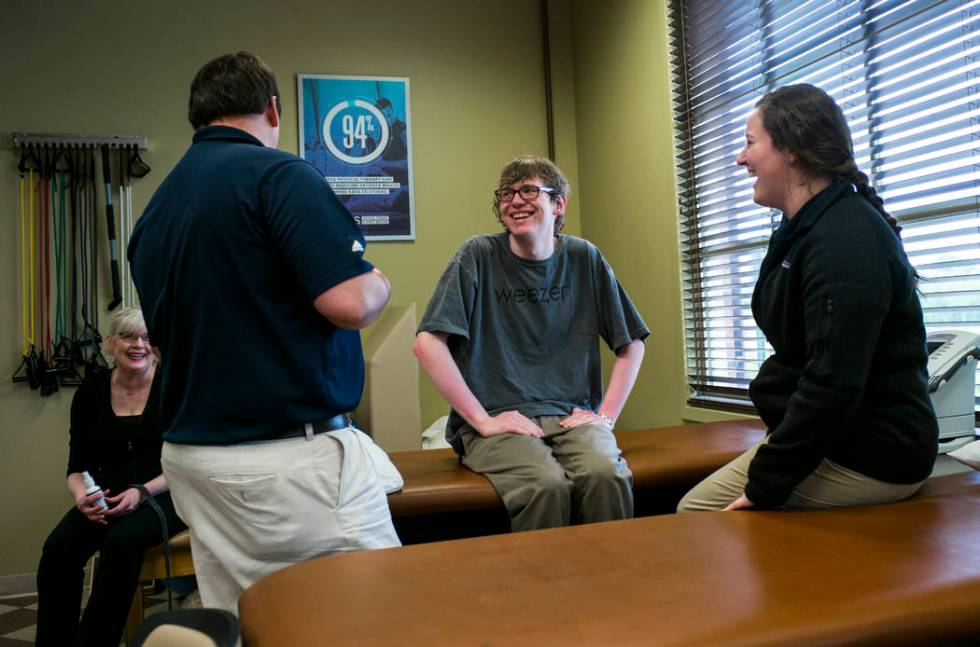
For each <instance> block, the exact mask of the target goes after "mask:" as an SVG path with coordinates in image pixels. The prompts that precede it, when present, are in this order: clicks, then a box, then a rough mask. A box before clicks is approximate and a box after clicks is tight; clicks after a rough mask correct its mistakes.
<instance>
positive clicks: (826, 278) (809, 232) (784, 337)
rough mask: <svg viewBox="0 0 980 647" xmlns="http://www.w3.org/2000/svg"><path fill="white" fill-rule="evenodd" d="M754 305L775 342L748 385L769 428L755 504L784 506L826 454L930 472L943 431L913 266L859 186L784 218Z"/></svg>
mask: <svg viewBox="0 0 980 647" xmlns="http://www.w3.org/2000/svg"><path fill="white" fill-rule="evenodd" d="M752 314H753V315H754V316H755V320H756V323H758V325H759V327H760V328H761V329H762V331H763V332H764V333H765V335H766V339H767V340H768V341H769V343H770V344H771V345H772V347H773V350H774V353H773V355H772V356H771V357H769V358H768V359H767V360H766V361H765V362H764V363H763V365H762V367H761V368H760V369H759V373H758V375H757V376H756V378H755V379H754V380H753V381H752V384H751V386H750V394H751V397H752V401H753V403H755V406H756V408H757V409H758V411H759V415H760V416H761V417H762V419H763V421H764V422H765V423H766V425H767V426H768V427H769V433H770V436H769V442H768V443H767V444H766V445H763V446H762V447H760V448H759V452H758V454H757V455H756V457H755V459H754V460H753V461H752V464H751V465H750V467H749V481H748V485H747V487H746V495H747V496H748V498H749V499H750V500H751V501H752V502H753V503H755V504H756V505H757V506H758V507H762V508H766V507H774V506H779V505H782V504H783V503H785V501H786V499H787V498H788V497H789V495H790V493H791V492H792V490H793V488H794V487H795V486H796V485H797V484H798V483H799V482H800V481H802V480H803V479H804V478H806V477H807V476H808V475H809V474H810V473H811V472H813V470H814V469H816V467H817V466H818V465H819V464H820V462H821V461H822V460H823V459H824V458H829V459H830V460H832V461H834V462H836V463H838V464H840V465H842V466H843V467H846V468H848V469H851V470H854V471H856V472H859V473H861V474H864V475H866V476H870V477H872V478H875V479H878V480H880V481H886V482H889V483H915V482H917V481H921V480H922V479H925V478H926V477H928V476H929V473H930V471H931V470H932V465H933V463H934V462H935V458H936V450H937V440H938V433H939V432H938V425H937V422H936V415H935V412H934V411H933V409H932V404H931V402H930V400H929V395H928V392H927V374H926V363H927V358H928V353H927V351H926V341H925V337H926V334H925V327H924V325H923V321H922V308H921V306H920V304H919V297H918V294H917V293H916V284H915V276H914V272H913V270H912V267H911V266H910V264H909V262H908V258H907V257H906V255H905V252H904V250H903V249H902V244H901V241H900V240H899V238H898V236H897V235H896V234H895V232H894V231H893V230H892V228H891V227H890V226H889V224H888V222H887V221H886V220H885V218H884V217H883V216H882V215H881V214H880V213H879V212H878V211H877V210H876V209H875V208H874V207H873V206H872V205H871V203H869V202H868V201H867V200H866V199H864V198H863V197H862V196H860V195H859V194H858V193H857V192H856V191H855V190H854V187H853V186H852V185H850V184H849V183H845V182H842V181H835V182H833V183H832V184H831V185H830V186H829V187H827V188H826V189H824V190H823V191H821V192H820V193H818V194H817V195H816V196H814V197H813V198H812V199H811V200H810V201H809V202H807V203H806V205H804V207H803V208H802V209H801V210H800V211H799V212H798V213H797V214H796V216H795V217H794V218H792V219H787V218H784V219H783V222H782V224H781V225H780V226H779V229H777V231H776V232H775V233H774V234H773V237H772V239H771V240H770V242H769V251H768V253H767V254H766V257H765V259H764V260H763V262H762V268H761V270H760V272H759V280H758V282H757V283H756V286H755V292H754V293H753V296H752Z"/></svg>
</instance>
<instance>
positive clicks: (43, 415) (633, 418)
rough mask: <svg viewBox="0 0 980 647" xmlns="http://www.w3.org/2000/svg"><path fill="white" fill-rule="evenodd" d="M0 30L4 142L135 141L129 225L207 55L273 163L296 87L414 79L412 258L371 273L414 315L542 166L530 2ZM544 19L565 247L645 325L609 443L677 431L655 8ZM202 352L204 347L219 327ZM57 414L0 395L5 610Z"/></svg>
mask: <svg viewBox="0 0 980 647" xmlns="http://www.w3.org/2000/svg"><path fill="white" fill-rule="evenodd" d="M3 13H4V16H3V21H2V25H0V56H2V59H0V60H3V61H4V71H3V73H2V78H3V87H4V88H6V89H7V92H8V94H7V96H6V97H5V100H4V101H3V102H0V136H2V137H5V136H6V135H7V134H8V133H10V132H12V131H27V132H60V133H118V134H144V135H147V136H149V138H150V142H151V143H150V150H149V151H147V153H146V154H145V155H144V159H145V160H146V161H147V162H148V163H149V164H150V165H151V166H152V167H153V172H152V173H151V174H150V175H149V176H148V177H146V178H144V179H142V180H139V181H138V182H137V184H136V189H135V198H134V207H135V210H136V212H137V213H138V212H140V211H141V210H142V208H143V207H144V206H145V204H146V201H147V199H148V198H149V196H150V194H151V193H152V191H153V190H154V189H155V188H156V186H157V184H158V183H159V182H160V181H161V180H162V179H163V177H164V176H165V175H166V173H167V171H168V170H169V169H170V168H171V167H172V166H173V165H174V164H175V163H176V161H177V160H178V159H179V157H180V155H181V154H182V153H183V152H184V150H185V149H186V147H187V146H188V143H189V141H190V136H191V131H190V127H189V125H188V124H187V122H186V118H185V111H186V101H187V90H188V86H189V83H190V79H191V77H192V76H193V74H194V72H195V71H196V70H197V68H198V67H199V66H200V65H201V64H202V63H203V62H204V61H206V60H208V59H210V58H212V57H214V56H216V55H219V54H221V53H225V52H228V51H235V50H239V49H247V50H250V51H254V52H255V53H257V54H259V55H260V56H262V57H263V58H264V59H265V60H266V61H267V62H268V63H269V64H270V65H271V67H272V68H273V69H274V70H275V71H276V73H277V76H278V78H279V82H280V86H281V90H282V92H283V99H284V111H283V122H282V142H281V148H283V149H285V150H290V151H293V152H295V151H296V150H297V142H296V132H297V115H296V81H295V75H296V74H299V73H314V74H364V75H381V76H407V77H410V79H411V111H412V129H413V147H414V150H413V153H414V155H413V161H414V175H415V190H416V196H415V209H416V234H417V241H416V242H414V243H406V242H397V243H373V244H371V245H370V246H369V248H368V254H367V256H368V258H369V259H370V260H372V261H373V262H374V263H376V264H377V265H378V266H379V267H380V268H382V269H383V270H384V271H385V272H386V273H387V274H388V276H389V277H390V278H391V280H392V285H393V288H394V294H393V297H392V302H393V303H395V304H403V303H410V302H415V303H417V304H419V308H420V311H421V309H422V308H424V305H425V303H426V301H427V300H428V297H429V295H430V293H431V290H432V287H433V285H434V283H435V281H436V279H437V277H438V275H439V273H440V272H441V271H442V269H443V267H444V265H445V263H446V261H447V260H448V258H449V256H450V255H451V254H452V252H453V251H455V249H456V248H457V247H458V245H459V244H460V242H461V241H462V240H463V239H464V238H466V237H467V236H471V235H473V234H477V233H483V232H487V231H493V230H495V229H496V227H497V226H498V225H497V223H496V221H495V220H494V219H493V216H492V215H491V214H490V211H489V204H490V191H491V189H492V188H493V184H494V182H495V180H496V176H497V173H498V171H499V169H500V167H501V166H502V165H503V164H504V163H505V162H506V161H507V160H509V159H510V158H512V157H513V156H515V155H517V154H520V153H525V152H529V153H537V154H547V140H546V123H545V102H544V93H543V82H544V74H543V57H542V34H541V25H540V21H539V18H540V14H539V8H538V4H537V3H535V2H527V1H521V0H497V1H495V2H484V1H482V0H412V1H410V2H409V1H405V2H397V1H393V0H392V1H387V0H362V2H360V3H356V4H355V3H331V2H304V1H300V0H285V1H282V2H279V3H275V5H274V6H273V4H272V3H242V2H232V1H231V0H197V1H194V2H191V1H189V0H173V1H172V2H169V3H165V4H163V3H161V4H159V5H151V4H149V3H128V4H124V3H115V2H113V3H110V2H108V1H106V0H95V1H93V2H87V3H78V2H74V1H73V0H52V1H50V2H45V3H43V10H39V9H38V3H29V2H26V1H24V0H8V1H7V2H5V3H4V12H3ZM549 15H550V39H551V63H552V68H551V72H552V82H553V84H554V99H555V106H554V109H555V134H556V161H557V162H558V164H559V165H560V166H561V167H562V168H563V170H564V171H565V172H566V174H567V175H569V178H570V180H571V181H572V185H573V188H574V197H573V200H572V204H571V207H570V210H569V219H568V225H567V227H566V231H567V232H569V233H572V234H583V235H585V236H586V237H588V238H591V239H593V240H594V241H595V242H596V243H597V244H598V245H599V246H600V248H601V249H602V250H603V252H604V253H605V254H606V256H607V258H608V259H609V260H610V262H611V263H612V265H613V267H614V268H615V269H616V271H617V273H618V275H619V276H620V278H621V279H622V281H623V283H624V284H625V285H626V287H627V289H628V290H629V291H630V292H631V294H632V295H633V296H634V298H635V300H636V302H637V305H638V306H639V308H640V310H641V312H642V313H643V314H644V316H645V317H646V319H647V321H648V323H649V324H650V327H651V328H652V329H653V334H652V336H651V337H650V339H649V340H648V344H647V354H646V362H645V365H644V368H643V371H642V373H641V377H640V380H639V382H638V384H637V387H636V390H635V391H634V395H633V397H632V399H631V401H630V403H629V405H628V407H627V410H626V412H625V413H624V415H623V419H622V423H621V427H622V428H627V429H628V428H631V427H641V426H653V425H662V424H672V423H677V422H678V421H679V420H680V419H681V417H682V416H684V415H685V410H684V408H683V400H684V389H683V386H682V385H683V369H682V363H681V362H682V355H681V327H680V321H681V314H680V305H679V287H678V286H679V283H678V274H677V243H676V240H677V233H676V224H675V223H676V221H675V209H674V204H675V198H674V190H673V168H672V166H671V155H672V149H671V131H670V121H669V104H668V93H667V88H668V85H667V81H668V79H667V72H666V64H665V61H666V45H665V37H666V36H665V33H666V29H665V18H664V8H663V6H661V4H660V3H657V2H649V1H643V0H633V1H626V0H622V1H617V2H611V3H600V2H590V1H585V0H582V1H576V0H549ZM8 155H9V157H8V163H7V166H6V168H7V171H6V172H5V173H2V174H0V214H2V215H3V217H4V221H5V222H6V223H7V224H6V228H7V229H6V230H7V232H8V233H7V235H5V236H0V309H2V311H3V312H5V313H7V315H6V316H3V317H0V341H2V342H3V347H2V348H0V368H3V369H5V370H6V374H8V375H9V374H10V373H12V372H13V370H14V368H15V367H16V365H17V362H18V361H19V328H18V325H19V318H18V314H17V313H18V312H19V307H20V306H19V303H20V293H19V289H18V285H19V278H18V277H19V274H18V271H19V270H18V262H17V245H16V240H17V237H16V231H17V195H18V187H17V179H16V172H15V170H14V167H15V165H16V161H17V158H16V155H15V154H14V153H8ZM580 213H581V214H583V215H582V217H581V218H580V216H579V214H580ZM103 283H104V282H103ZM105 296H106V295H103V298H105ZM106 300H107V299H106ZM105 321H106V318H105V317H103V327H104V323H105ZM213 334H214V335H215V339H216V340H219V341H220V335H221V331H218V330H216V331H213ZM70 397H71V391H70V390H67V389H66V390H64V391H62V392H60V393H58V394H56V395H55V396H53V397H50V398H45V399H42V398H40V397H39V396H38V395H37V394H36V393H32V392H29V391H28V390H27V389H26V387H24V386H23V385H12V384H10V383H9V382H7V381H6V380H2V381H0V419H2V420H3V426H2V432H0V467H2V473H3V475H4V478H5V483H4V488H3V491H2V494H0V505H3V506H4V507H5V509H7V510H12V511H13V515H12V519H8V521H7V523H5V524H3V526H2V528H0V545H2V546H3V547H4V549H5V550H4V551H3V553H2V554H0V594H3V593H4V591H5V590H8V589H11V588H13V589H18V588H19V589H23V588H24V586H25V585H26V586H27V587H28V588H29V575H28V574H29V573H31V572H33V571H34V569H35V566H36V562H37V557H38V554H39V551H40V546H41V543H42V541H43V538H44V536H45V534H46V533H47V531H48V530H49V529H50V527H51V526H53V524H54V523H55V522H56V521H57V519H58V517H59V516H60V515H61V514H62V513H63V511H64V510H65V509H67V507H68V506H69V505H70V503H71V502H70V500H69V497H68V494H67V492H66V489H65V486H64V466H65V460H66V455H67V409H68V405H69V402H70ZM421 400H422V418H423V424H425V425H427V424H428V423H429V422H431V420H432V419H434V418H435V417H437V416H439V415H442V414H443V413H445V412H446V409H447V405H446V404H445V403H444V402H443V401H442V398H441V397H440V396H439V395H438V393H437V392H436V391H435V389H434V388H433V387H432V386H431V384H430V383H429V382H428V380H427V379H423V380H422V394H421ZM25 583H26V584H25Z"/></svg>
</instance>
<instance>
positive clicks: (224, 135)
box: [193, 126, 264, 146]
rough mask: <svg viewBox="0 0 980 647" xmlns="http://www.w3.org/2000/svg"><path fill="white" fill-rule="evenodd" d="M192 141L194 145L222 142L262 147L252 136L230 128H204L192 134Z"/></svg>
mask: <svg viewBox="0 0 980 647" xmlns="http://www.w3.org/2000/svg"><path fill="white" fill-rule="evenodd" d="M193 141H194V143H195V144H197V143H200V142H211V141H224V142H241V143H243V144H255V145H256V146H263V145H264V144H263V143H262V142H260V141H259V140H258V138H256V137H255V136H254V135H251V134H249V133H247V132H245V131H244V130H241V129H239V128H232V127H231V126H205V127H204V128H201V129H200V130H198V131H197V132H195V133H194V140H193Z"/></svg>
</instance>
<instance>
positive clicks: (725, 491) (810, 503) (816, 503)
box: [677, 437, 925, 512]
mask: <svg viewBox="0 0 980 647" xmlns="http://www.w3.org/2000/svg"><path fill="white" fill-rule="evenodd" d="M767 440H768V437H766V438H765V439H763V440H761V441H759V442H758V443H756V444H755V446H754V447H752V448H751V449H749V450H748V451H746V452H745V453H744V454H742V455H741V456H739V457H738V458H736V459H735V460H733V461H732V462H731V463H729V464H728V465H725V466H724V467H722V468H720V469H718V470H717V471H716V472H715V473H714V474H712V475H711V476H709V477H708V478H706V479H704V480H703V481H701V482H700V483H698V484H697V485H696V486H694V488H693V489H691V491H690V492H688V493H687V494H685V495H684V498H683V499H681V501H680V503H678V504H677V511H678V512H704V511H710V510H722V509H723V508H724V507H725V506H727V505H728V504H729V503H731V502H732V501H734V500H735V499H737V498H738V497H739V496H741V495H742V494H743V493H744V492H745V484H746V483H748V480H749V463H751V462H752V458H753V457H754V456H755V453H756V451H758V449H759V447H760V446H761V445H762V444H763V443H765V442H766V441H767ZM882 460H887V458H885V457H882ZM924 482H925V481H920V482H918V483H913V484H911V485H908V484H903V483H886V482H885V481H879V480H877V479H873V478H871V477H870V476H865V475H864V474H860V473H858V472H855V471H854V470H850V469H847V468H846V467H842V466H840V465H838V464H837V463H835V462H833V461H832V460H829V459H826V458H825V459H824V460H823V461H822V462H821V463H820V465H818V466H817V469H815V470H813V473H812V474H810V476H808V477H806V478H805V479H803V480H802V481H801V482H800V484H799V485H797V486H796V488H795V489H794V490H793V493H792V494H790V496H789V499H787V500H786V504H785V506H784V507H786V508H788V509H797V510H805V509H820V508H836V507H845V506H860V505H875V504H879V503H892V502H894V501H901V500H902V499H907V498H908V497H910V496H912V495H913V494H915V493H916V492H917V491H918V490H919V488H920V487H922V483H924Z"/></svg>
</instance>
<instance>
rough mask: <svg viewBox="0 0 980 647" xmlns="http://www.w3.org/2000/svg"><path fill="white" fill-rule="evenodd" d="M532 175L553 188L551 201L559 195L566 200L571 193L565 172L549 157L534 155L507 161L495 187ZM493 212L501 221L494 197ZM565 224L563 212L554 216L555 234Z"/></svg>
mask: <svg viewBox="0 0 980 647" xmlns="http://www.w3.org/2000/svg"><path fill="white" fill-rule="evenodd" d="M532 177H536V178H539V179H540V180H541V181H542V182H544V184H545V186H548V187H551V188H552V189H554V190H555V192H554V193H552V194H551V202H552V203H554V202H556V201H557V200H558V198H559V196H565V199H566V200H567V199H568V198H569V196H571V194H572V186H571V185H570V184H569V183H568V178H567V177H565V174H564V173H562V172H561V169H560V168H558V165H557V164H555V163H554V162H552V161H551V160H550V159H547V158H544V157H537V156H535V155H521V156H520V157H518V158H515V159H513V160H511V161H510V162H508V163H507V165H506V166H504V168H503V170H502V171H500V181H499V182H497V188H498V189H502V188H504V187H508V186H510V185H511V184H516V183H517V182H520V181H521V180H529V179H531V178H532ZM493 214H494V215H495V216H497V220H499V221H500V222H503V220H502V219H501V217H500V204H499V203H498V202H497V200H496V198H495V199H494V201H493ZM564 226H565V213H564V212H562V213H561V214H559V215H558V217H557V218H555V235H556V236H557V235H558V232H559V231H561V228H562V227H564Z"/></svg>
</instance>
